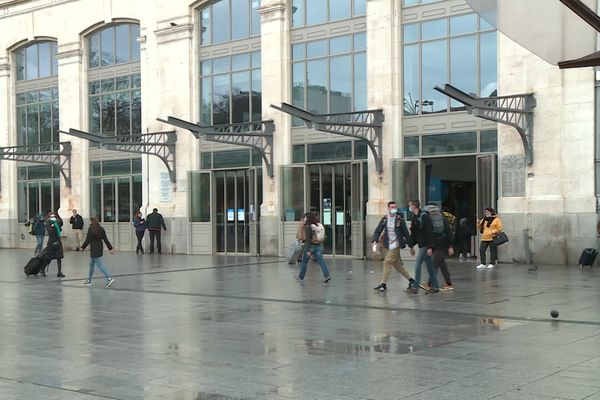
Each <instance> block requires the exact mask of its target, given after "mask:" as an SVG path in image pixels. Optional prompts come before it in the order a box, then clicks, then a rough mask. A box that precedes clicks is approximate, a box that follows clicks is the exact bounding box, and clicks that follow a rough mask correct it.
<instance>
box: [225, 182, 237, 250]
mask: <svg viewBox="0 0 600 400" xmlns="http://www.w3.org/2000/svg"><path fill="white" fill-rule="evenodd" d="M235 200H236V198H235V172H234V171H228V172H225V210H226V212H227V219H226V221H227V224H226V225H225V226H226V229H225V232H226V233H225V234H226V237H227V239H226V243H227V245H226V250H227V251H228V252H235V250H236V249H235V217H236V214H237V213H236V212H235V209H236V204H235ZM231 211H233V213H231ZM231 214H233V215H231Z"/></svg>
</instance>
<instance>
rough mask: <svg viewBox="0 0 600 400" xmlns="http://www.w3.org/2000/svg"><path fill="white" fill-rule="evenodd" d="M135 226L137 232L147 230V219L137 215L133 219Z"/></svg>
mask: <svg viewBox="0 0 600 400" xmlns="http://www.w3.org/2000/svg"><path fill="white" fill-rule="evenodd" d="M133 226H134V227H135V231H136V232H138V233H140V232H144V231H145V230H146V220H145V219H144V218H138V217H135V218H134V220H133Z"/></svg>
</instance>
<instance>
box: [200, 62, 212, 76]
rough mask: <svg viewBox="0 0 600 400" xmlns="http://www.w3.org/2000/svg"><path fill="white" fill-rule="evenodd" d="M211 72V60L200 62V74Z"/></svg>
mask: <svg viewBox="0 0 600 400" xmlns="http://www.w3.org/2000/svg"><path fill="white" fill-rule="evenodd" d="M210 74H212V60H205V61H202V62H200V75H210Z"/></svg>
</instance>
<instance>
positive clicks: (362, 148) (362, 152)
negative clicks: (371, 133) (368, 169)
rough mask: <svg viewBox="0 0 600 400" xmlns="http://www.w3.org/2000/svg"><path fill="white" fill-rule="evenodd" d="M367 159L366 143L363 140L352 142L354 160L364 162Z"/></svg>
mask: <svg viewBox="0 0 600 400" xmlns="http://www.w3.org/2000/svg"><path fill="white" fill-rule="evenodd" d="M367 158H368V155H367V142H365V141H364V140H356V141H355V142H354V159H355V160H366V159H367Z"/></svg>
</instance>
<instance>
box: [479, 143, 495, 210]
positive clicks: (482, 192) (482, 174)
mask: <svg viewBox="0 0 600 400" xmlns="http://www.w3.org/2000/svg"><path fill="white" fill-rule="evenodd" d="M494 164H495V159H494V156H492V155H489V156H482V157H477V215H478V216H482V215H483V210H484V209H485V208H486V207H492V208H494V209H495V208H496V195H495V187H496V182H495V178H496V177H495V171H494V169H495V168H494Z"/></svg>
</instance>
